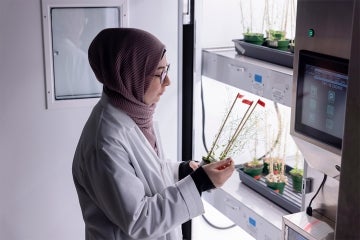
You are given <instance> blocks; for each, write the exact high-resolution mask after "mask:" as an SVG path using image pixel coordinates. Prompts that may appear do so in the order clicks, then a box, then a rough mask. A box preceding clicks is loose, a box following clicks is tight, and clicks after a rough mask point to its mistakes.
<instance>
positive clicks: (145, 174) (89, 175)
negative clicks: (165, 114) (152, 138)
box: [73, 93, 204, 240]
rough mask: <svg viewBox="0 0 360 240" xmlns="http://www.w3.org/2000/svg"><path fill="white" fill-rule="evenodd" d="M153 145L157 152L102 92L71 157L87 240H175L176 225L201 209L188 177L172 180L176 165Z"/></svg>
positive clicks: (178, 227)
mask: <svg viewBox="0 0 360 240" xmlns="http://www.w3.org/2000/svg"><path fill="white" fill-rule="evenodd" d="M157 135H158V134H157ZM157 139H159V136H157ZM157 146H158V149H159V152H160V157H158V156H157V155H156V153H155V151H154V150H153V148H152V147H151V146H150V144H149V143H148V141H147V139H146V138H145V136H144V135H143V133H142V132H141V130H140V129H139V128H138V126H137V125H136V124H135V122H134V121H133V120H132V119H131V118H130V117H129V116H128V115H126V114H125V113H124V112H122V111H121V110H119V109H117V108H115V107H114V106H112V105H111V104H110V103H109V101H108V97H107V96H106V94H104V93H103V96H102V97H101V99H100V101H99V103H98V104H97V105H96V106H95V107H94V109H93V111H92V113H91V115H90V117H89V119H88V121H87V123H86V125H85V127H84V130H83V132H82V135H81V137H80V140H79V143H78V146H77V149H76V152H75V156H74V161H73V177H74V182H75V186H76V190H77V192H78V196H79V201H80V205H81V209H82V213H83V218H84V221H85V232H86V239H87V240H90V239H96V240H100V239H104V240H105V239H106V240H112V239H117V240H119V239H121V240H125V239H159V240H160V239H161V240H163V239H168V240H180V239H182V234H181V224H182V223H184V222H186V221H188V220H190V219H191V218H193V217H195V216H198V215H201V214H202V213H204V207H203V203H202V200H201V197H200V194H199V192H198V190H197V188H196V186H195V183H194V181H193V180H192V178H191V176H187V177H185V178H184V179H182V180H181V181H177V177H178V176H177V175H178V174H177V172H178V166H179V164H178V163H172V164H171V163H170V162H167V161H165V160H164V157H163V154H162V147H161V143H160V142H159V141H158V142H157Z"/></svg>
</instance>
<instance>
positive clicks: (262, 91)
mask: <svg viewBox="0 0 360 240" xmlns="http://www.w3.org/2000/svg"><path fill="white" fill-rule="evenodd" d="M202 75H203V76H206V77H209V78H212V79H215V80H217V81H220V82H223V83H225V84H228V85H231V86H234V87H236V88H239V89H240V90H241V89H242V90H245V91H248V92H251V93H254V94H256V95H258V96H260V97H264V98H267V99H270V100H272V101H275V102H278V103H281V104H283V105H285V106H291V98H292V96H291V90H292V69H291V68H287V67H283V66H279V65H276V64H272V63H267V62H264V61H260V60H257V59H253V58H249V57H246V56H240V55H238V54H236V51H235V49H234V48H226V49H206V50H203V53H202ZM255 76H261V79H262V80H261V82H258V81H255Z"/></svg>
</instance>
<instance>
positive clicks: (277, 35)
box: [266, 29, 290, 50]
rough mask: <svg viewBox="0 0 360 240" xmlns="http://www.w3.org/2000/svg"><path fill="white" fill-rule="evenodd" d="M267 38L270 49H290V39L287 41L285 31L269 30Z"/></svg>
mask: <svg viewBox="0 0 360 240" xmlns="http://www.w3.org/2000/svg"><path fill="white" fill-rule="evenodd" d="M266 33H267V38H266V44H267V46H268V47H271V48H277V49H280V50H288V49H289V42H290V40H289V39H286V36H285V35H286V33H285V31H280V30H272V29H270V30H268V31H267V32H266Z"/></svg>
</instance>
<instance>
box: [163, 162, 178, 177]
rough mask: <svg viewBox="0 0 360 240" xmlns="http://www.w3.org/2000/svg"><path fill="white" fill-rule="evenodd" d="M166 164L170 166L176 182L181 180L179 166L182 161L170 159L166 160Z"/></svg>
mask: <svg viewBox="0 0 360 240" xmlns="http://www.w3.org/2000/svg"><path fill="white" fill-rule="evenodd" d="M165 164H166V166H167V167H168V168H169V170H170V172H172V175H173V176H174V179H173V180H174V182H176V181H178V180H179V166H180V162H172V161H170V160H168V161H166V162H165Z"/></svg>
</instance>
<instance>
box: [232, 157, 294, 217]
mask: <svg viewBox="0 0 360 240" xmlns="http://www.w3.org/2000/svg"><path fill="white" fill-rule="evenodd" d="M258 162H259V163H257V164H255V163H251V164H249V163H250V162H249V163H245V164H240V165H237V166H236V170H237V171H238V172H239V177H240V180H241V182H242V183H243V184H245V185H247V186H248V187H250V188H251V189H253V190H254V191H256V192H258V193H259V194H260V195H262V196H264V197H266V198H267V199H269V200H270V201H272V202H274V203H275V204H277V205H279V206H280V207H282V208H283V209H285V210H286V211H288V212H290V213H296V212H299V211H300V210H301V193H300V192H299V190H296V189H295V188H294V187H295V186H294V184H295V182H294V181H293V178H291V176H290V171H291V170H292V168H291V167H289V166H288V165H285V168H284V173H283V174H281V173H280V172H277V170H276V169H275V168H276V167H275V165H276V164H274V169H271V172H272V173H269V172H267V170H266V166H264V165H263V163H262V162H263V161H258ZM260 163H261V164H260ZM260 165H262V166H263V167H264V169H263V171H262V172H260V173H257V174H254V170H253V169H257V168H259V167H260ZM277 166H280V165H277ZM280 168H281V167H280ZM280 171H281V170H280Z"/></svg>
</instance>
